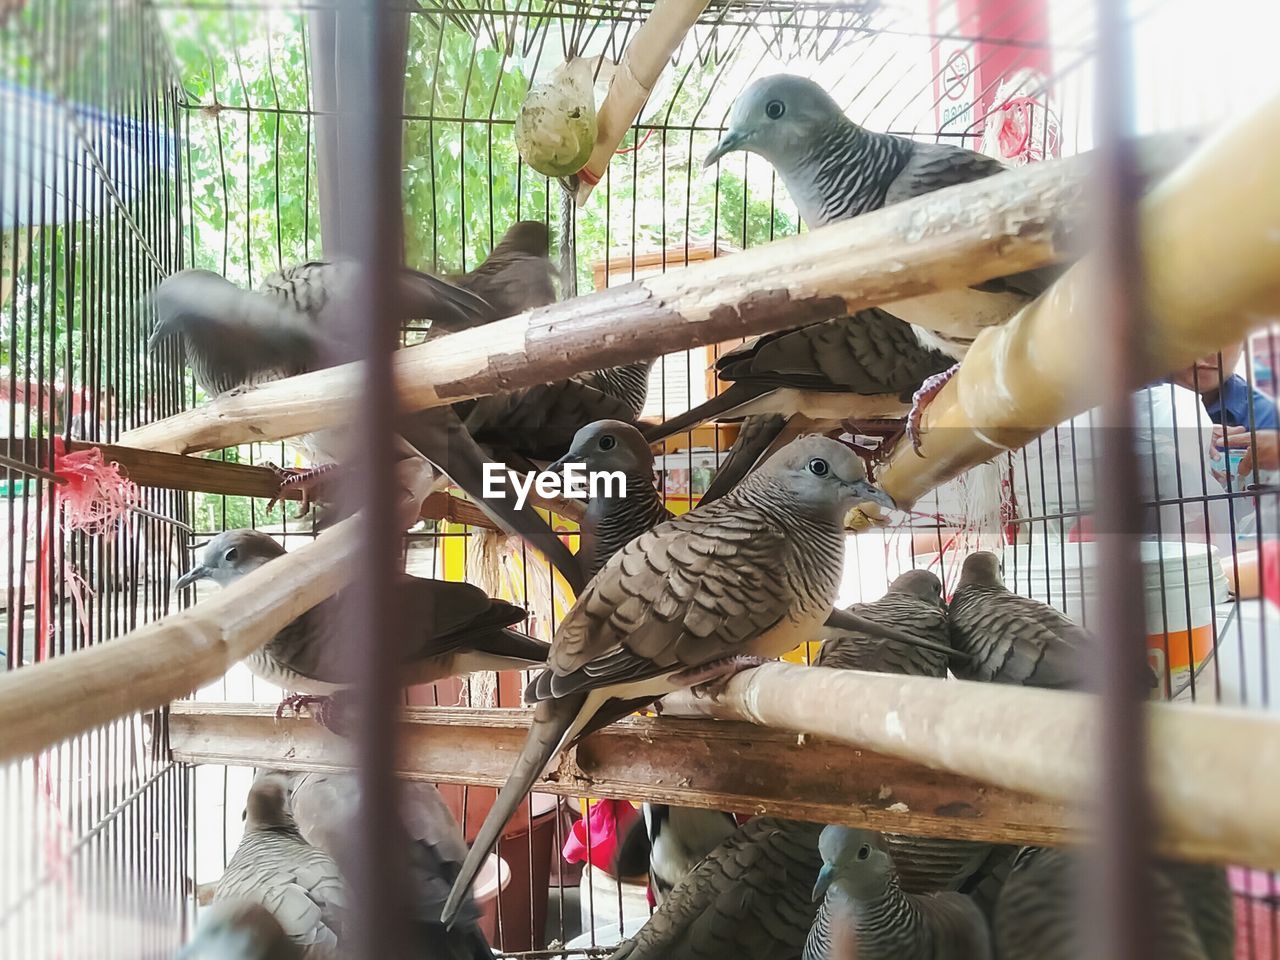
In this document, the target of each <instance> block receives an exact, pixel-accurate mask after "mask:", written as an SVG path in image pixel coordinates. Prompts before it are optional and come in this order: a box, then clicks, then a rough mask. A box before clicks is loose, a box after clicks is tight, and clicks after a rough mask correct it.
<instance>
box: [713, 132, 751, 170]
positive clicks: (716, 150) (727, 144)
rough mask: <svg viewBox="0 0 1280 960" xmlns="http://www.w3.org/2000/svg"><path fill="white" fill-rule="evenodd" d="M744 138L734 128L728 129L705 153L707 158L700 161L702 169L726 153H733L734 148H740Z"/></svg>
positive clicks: (744, 140)
mask: <svg viewBox="0 0 1280 960" xmlns="http://www.w3.org/2000/svg"><path fill="white" fill-rule="evenodd" d="M746 139H747V138H746V137H745V136H743V135H742V134H741V133H738V132H737V131H736V130H730V131H729V132H728V133H726V134H725V135H724V136H723V137H721V138H720V142H719V143H717V144H716V145H715V146H714V147H712V148H711V152H710V153H708V154H707V159H705V160H703V161H702V169H704V170H705V169H706V168H707V167H709V166H711V165H712V164H713V163H715V162H716V161H717V160H719V159H720V158H721V157H723V156H724V155H725V154H726V153H733V151H735V150H741V149H742V144H743V143H745V142H746Z"/></svg>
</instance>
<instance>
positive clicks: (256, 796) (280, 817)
mask: <svg viewBox="0 0 1280 960" xmlns="http://www.w3.org/2000/svg"><path fill="white" fill-rule="evenodd" d="M296 826H297V824H296V823H295V822H294V819H293V812H292V811H291V810H290V809H289V780H288V778H287V777H286V776H285V775H284V774H281V773H269V774H266V775H264V776H261V777H258V778H257V779H256V780H254V781H253V786H252V787H250V788H249V796H248V798H247V799H246V800H245V802H244V828H245V830H246V831H250V830H270V829H272V828H273V827H296Z"/></svg>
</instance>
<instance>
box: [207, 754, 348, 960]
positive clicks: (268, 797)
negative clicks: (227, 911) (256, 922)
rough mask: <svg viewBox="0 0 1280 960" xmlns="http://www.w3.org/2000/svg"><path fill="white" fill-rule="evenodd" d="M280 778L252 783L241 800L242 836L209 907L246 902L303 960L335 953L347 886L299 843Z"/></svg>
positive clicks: (326, 859)
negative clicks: (270, 920) (258, 907)
mask: <svg viewBox="0 0 1280 960" xmlns="http://www.w3.org/2000/svg"><path fill="white" fill-rule="evenodd" d="M287 789H288V787H287V784H286V782H285V780H284V778H283V777H280V776H265V777H260V778H258V779H257V780H255V781H254V784H253V786H252V787H250V788H249V797H248V800H247V801H246V802H245V824H244V837H243V838H242V839H241V840H240V845H239V846H238V847H236V852H235V853H234V854H233V855H232V857H231V862H230V863H228V864H227V867H226V869H225V870H224V871H223V872H222V878H221V879H220V880H219V881H218V885H217V887H216V888H215V889H214V892H213V902H214V904H219V903H221V902H223V901H245V900H251V901H253V902H255V903H260V904H262V906H264V907H266V909H267V910H268V911H270V913H271V915H272V916H273V917H275V919H276V921H277V922H278V923H279V924H280V927H281V928H282V929H283V930H284V932H285V934H286V935H287V936H288V938H289V939H290V940H291V941H292V942H293V943H295V944H297V945H298V946H300V947H301V948H302V950H303V956H304V957H305V958H307V960H329V958H337V957H339V956H340V955H341V954H340V945H341V942H342V936H343V916H344V913H345V912H346V910H347V909H348V898H347V889H346V885H345V883H344V882H343V880H342V875H341V874H340V873H339V872H338V865H337V864H336V863H335V862H334V860H333V858H332V857H330V856H329V855H328V854H327V853H324V852H323V851H321V850H318V849H317V848H315V847H313V846H312V845H311V844H309V843H307V841H305V840H303V839H302V834H300V833H299V832H298V825H297V823H296V822H295V821H294V819H293V814H292V813H291V812H290V810H289V804H288V799H287Z"/></svg>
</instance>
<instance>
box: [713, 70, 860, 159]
mask: <svg viewBox="0 0 1280 960" xmlns="http://www.w3.org/2000/svg"><path fill="white" fill-rule="evenodd" d="M849 122H850V121H849V119H848V118H847V117H846V116H845V115H844V113H843V112H842V111H841V109H840V107H839V105H838V104H837V103H836V102H835V101H834V100H832V99H831V96H830V95H829V94H828V93H827V91H825V90H823V89H822V87H820V86H818V84H816V83H814V82H813V81H812V80H806V79H805V78H804V77H797V76H794V75H792V74H786V73H783V74H778V75H776V76H772V77H762V78H760V79H759V80H756V81H755V82H754V83H752V84H750V85H749V86H748V87H747V88H746V89H745V90H743V91H742V93H741V94H739V95H738V99H737V100H735V101H734V102H733V109H732V110H731V111H730V112H729V128H728V130H726V131H725V134H724V136H723V137H721V138H720V142H719V143H717V144H716V145H715V148H714V149H713V150H712V151H711V152H710V153H709V154H707V159H706V160H704V161H703V164H702V165H703V166H704V167H709V166H711V164H713V163H715V162H716V161H717V160H719V159H720V158H721V157H723V156H724V155H725V154H727V153H732V152H733V151H735V150H747V151H750V152H751V153H758V154H759V155H760V156H762V157H764V158H765V159H766V160H768V161H769V162H770V163H772V164H773V165H774V166H775V167H777V168H778V170H779V171H785V170H786V169H788V168H789V167H790V166H792V165H794V164H796V163H798V162H800V161H802V160H804V158H805V157H806V156H808V154H809V152H810V151H811V150H812V149H813V147H814V134H815V132H817V131H821V130H822V129H823V128H825V127H827V126H828V125H830V124H847V123H849Z"/></svg>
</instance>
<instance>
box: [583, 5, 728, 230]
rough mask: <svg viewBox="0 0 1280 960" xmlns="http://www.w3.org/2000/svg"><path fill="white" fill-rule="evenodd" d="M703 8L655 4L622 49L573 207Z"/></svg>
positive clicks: (601, 173)
mask: <svg viewBox="0 0 1280 960" xmlns="http://www.w3.org/2000/svg"><path fill="white" fill-rule="evenodd" d="M706 6H707V0H657V3H655V4H654V5H653V9H652V10H650V11H649V16H648V17H646V18H645V21H644V24H643V25H642V26H641V27H640V29H639V30H637V31H636V35H635V36H634V37H633V38H632V40H631V42H630V43H629V44H627V49H626V52H625V53H624V54H623V55H622V62H621V63H619V64H618V69H617V70H616V71H615V72H614V75H613V81H612V82H611V83H610V84H609V92H608V93H607V94H605V98H604V103H602V104H600V112H599V116H598V122H597V126H596V143H595V146H594V147H593V148H592V150H591V156H590V157H588V158H587V162H586V164H585V165H584V166H583V168H582V169H581V170H580V171H578V191H577V193H576V195H575V196H574V200H575V201H576V202H577V204H578V206H582V205H583V204H584V203H586V202H587V198H588V197H590V196H591V191H592V190H594V189H595V185H596V184H597V183H599V182H600V178H601V177H603V176H604V173H605V170H606V169H607V168H608V166H609V161H610V160H612V159H613V156H614V154H615V153H616V152H617V150H618V144H620V143H621V142H622V138H623V137H625V136H626V135H627V130H629V129H630V128H631V125H632V124H633V123H635V122H636V117H638V116H640V111H641V109H643V107H644V105H645V101H647V100H648V99H649V94H650V93H651V92H652V90H653V85H654V84H655V83H657V82H658V77H660V76H661V75H662V71H663V69H664V68H665V67H666V66H667V64H668V63H670V62H671V55H672V54H673V53H675V52H676V48H677V47H678V46H680V44H681V42H682V41H683V40H684V38H685V35H686V34H687V33H688V32H689V30H690V28H692V27H693V25H694V24H695V23H697V22H698V17H699V16H700V15H701V14H702V11H703V10H705V9H706Z"/></svg>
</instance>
